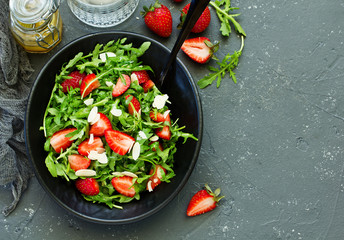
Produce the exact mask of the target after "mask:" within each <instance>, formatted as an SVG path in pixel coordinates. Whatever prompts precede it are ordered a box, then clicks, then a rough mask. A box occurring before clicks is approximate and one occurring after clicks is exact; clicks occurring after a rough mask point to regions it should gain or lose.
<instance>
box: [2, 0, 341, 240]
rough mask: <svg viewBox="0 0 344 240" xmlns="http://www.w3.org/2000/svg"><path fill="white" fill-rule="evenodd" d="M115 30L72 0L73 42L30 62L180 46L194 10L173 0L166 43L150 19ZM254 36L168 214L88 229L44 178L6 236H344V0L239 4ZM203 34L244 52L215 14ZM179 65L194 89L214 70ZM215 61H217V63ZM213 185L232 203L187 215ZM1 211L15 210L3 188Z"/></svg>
mask: <svg viewBox="0 0 344 240" xmlns="http://www.w3.org/2000/svg"><path fill="white" fill-rule="evenodd" d="M151 2H152V1H151V0H141V1H140V3H139V6H138V8H137V9H136V11H135V13H134V14H133V15H132V17H131V18H130V19H129V20H127V21H126V22H124V23H122V24H120V25H118V26H116V27H112V28H108V29H96V28H93V27H90V26H87V25H85V24H83V23H81V22H80V21H78V20H77V19H76V18H75V17H74V15H72V13H71V11H70V10H69V8H68V7H67V3H66V1H62V4H61V15H62V18H63V21H64V29H63V35H64V36H63V41H62V42H61V43H60V45H59V46H58V47H57V48H56V49H54V50H53V51H52V52H50V53H48V54H45V55H35V54H31V55H30V58H31V61H32V64H33V66H34V68H35V70H36V72H35V74H34V76H33V77H35V75H36V74H37V73H38V71H39V70H40V68H41V67H42V65H43V64H44V62H45V61H46V60H47V59H48V58H49V57H51V56H52V55H53V54H54V53H55V52H56V51H57V50H58V49H60V48H61V47H62V46H64V45H65V44H67V43H68V42H70V41H71V40H73V39H75V38H77V37H79V36H82V35H85V34H88V33H91V32H97V31H107V30H127V31H132V32H137V33H142V34H145V35H147V36H149V37H152V38H154V39H156V40H158V41H161V42H162V43H163V44H164V45H166V46H167V47H169V48H172V46H173V44H174V41H175V39H176V38H177V35H178V30H176V29H175V27H176V25H177V23H178V22H179V10H180V9H181V8H182V7H183V5H184V3H182V4H176V3H173V2H172V1H170V0H168V1H167V0H162V3H164V4H165V5H166V6H168V7H169V8H170V9H171V12H172V16H173V18H174V31H173V34H172V36H171V37H170V38H168V39H161V38H159V37H157V36H156V35H154V34H153V33H152V32H150V31H149V30H148V29H147V28H146V27H145V25H144V23H143V20H142V18H141V17H140V14H139V12H140V11H141V9H142V6H143V5H149V4H150V3H151ZM232 5H233V6H235V7H239V8H240V10H239V12H240V13H241V16H240V17H239V18H238V21H240V23H241V25H242V26H243V28H244V29H245V31H246V33H247V38H246V41H245V48H244V52H243V55H242V57H241V59H240V64H239V67H238V68H237V69H236V74H237V75H236V76H237V80H238V83H237V84H234V83H233V82H232V81H231V80H230V79H229V78H228V77H227V78H225V79H224V80H223V81H222V84H221V87H220V88H218V89H217V88H216V86H215V85H212V86H210V87H208V88H206V89H199V93H200V96H201V100H202V104H203V112H204V140H203V143H202V149H201V152H200V156H199V159H198V162H197V164H196V168H195V169H194V172H193V174H192V176H191V177H190V179H189V181H188V183H187V184H186V186H185V187H184V188H183V190H182V191H181V192H180V194H179V195H178V196H177V197H176V198H175V199H174V200H173V201H172V202H171V203H170V204H169V205H168V206H167V207H166V208H164V209H162V210H161V211H159V212H158V213H157V214H155V215H153V216H151V217H149V218H147V219H144V220H142V221H140V222H136V223H133V224H128V225H120V226H118V225H117V226H109V225H97V224H93V223H89V222H85V221H83V220H80V219H79V218H76V217H74V216H71V215H69V214H68V213H67V212H66V211H65V210H63V209H62V208H61V207H59V206H58V205H57V204H56V203H55V202H54V201H53V200H52V199H51V198H50V197H48V196H47V195H46V194H45V193H44V192H43V189H42V188H41V186H40V185H39V184H38V182H37V180H36V179H35V178H32V179H31V181H30V185H29V188H28V190H27V191H26V192H25V193H24V195H23V198H22V200H21V201H20V203H19V205H18V207H17V209H16V210H15V211H14V212H13V213H12V214H11V215H10V216H9V217H7V218H4V217H3V216H2V215H0V222H1V224H0V239H4V240H5V239H6V240H7V239H16V240H21V239H52V240H54V239H73V240H79V239H80V240H81V239H98V240H100V239H183V240H184V239H238V240H239V239H240V240H241V239H259V240H279V239H288V240H289V239H307V240H318V239H319V240H324V239H328V240H339V239H344V227H343V226H344V193H343V190H344V179H343V172H344V157H343V153H344V107H343V106H344V44H343V42H344V2H343V0H332V1H323V0H313V1H306V0H288V1H287V0H255V1H237V0H236V1H232ZM211 13H212V17H213V19H212V23H211V27H209V28H208V29H207V30H206V31H205V32H204V33H203V34H201V35H205V36H208V37H209V38H211V40H218V41H221V48H220V52H218V57H219V58H222V57H223V56H224V55H225V54H226V53H227V52H233V51H234V50H237V49H238V48H239V47H240V39H239V38H238V37H237V36H236V35H235V34H233V35H231V36H230V37H229V38H222V37H221V36H220V32H219V31H218V28H219V22H218V20H217V17H216V15H215V12H214V11H213V10H212V11H211ZM179 57H180V59H181V60H182V61H183V62H184V64H185V65H186V66H187V67H188V69H189V70H190V72H191V74H192V76H193V78H194V80H195V81H197V80H198V79H200V78H201V77H203V76H204V75H205V74H207V73H208V70H207V68H206V66H200V65H198V64H195V63H193V62H192V61H191V60H189V59H188V58H187V57H186V56H185V55H184V54H183V53H180V54H179ZM213 63H214V62H213ZM204 183H209V185H210V186H212V187H220V188H221V189H222V193H223V194H224V195H225V196H226V198H225V199H224V200H222V201H221V202H220V204H219V207H218V208H216V209H215V210H214V211H212V212H209V213H207V214H204V215H201V216H198V217H193V218H188V217H186V215H185V211H186V207H187V204H188V202H189V200H190V198H191V196H192V195H193V194H194V193H195V192H196V191H197V190H198V189H200V188H201V187H202V186H203V185H204ZM0 196H1V197H0V207H3V206H5V204H7V203H9V202H11V194H10V190H9V189H6V188H5V189H4V188H1V189H0Z"/></svg>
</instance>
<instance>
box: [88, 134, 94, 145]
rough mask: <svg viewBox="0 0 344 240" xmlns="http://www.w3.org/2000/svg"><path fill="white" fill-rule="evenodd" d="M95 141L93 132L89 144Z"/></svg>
mask: <svg viewBox="0 0 344 240" xmlns="http://www.w3.org/2000/svg"><path fill="white" fill-rule="evenodd" d="M93 142H94V136H93V134H92V133H91V134H90V139H89V140H88V144H92V143H93Z"/></svg>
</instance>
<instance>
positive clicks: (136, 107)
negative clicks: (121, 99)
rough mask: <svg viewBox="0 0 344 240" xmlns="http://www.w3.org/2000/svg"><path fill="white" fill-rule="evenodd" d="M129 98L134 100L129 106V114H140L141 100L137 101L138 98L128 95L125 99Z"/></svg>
mask: <svg viewBox="0 0 344 240" xmlns="http://www.w3.org/2000/svg"><path fill="white" fill-rule="evenodd" d="M128 98H132V99H131V101H130V102H129V105H128V112H129V114H131V115H133V116H134V113H135V112H137V113H139V112H140V109H141V105H140V102H139V100H137V98H136V97H134V96H133V95H127V96H126V97H125V99H128Z"/></svg>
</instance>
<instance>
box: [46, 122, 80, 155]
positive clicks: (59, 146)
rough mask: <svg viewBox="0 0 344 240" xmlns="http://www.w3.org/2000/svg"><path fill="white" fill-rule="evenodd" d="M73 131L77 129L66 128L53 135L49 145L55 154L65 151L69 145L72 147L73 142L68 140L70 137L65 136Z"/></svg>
mask: <svg viewBox="0 0 344 240" xmlns="http://www.w3.org/2000/svg"><path fill="white" fill-rule="evenodd" d="M75 130H77V129H76V128H66V129H62V130H60V131H57V132H55V133H54V134H53V136H52V137H51V138H50V145H51V146H52V147H53V148H54V150H55V151H56V152H57V153H60V152H61V150H65V149H66V148H68V147H70V145H72V143H73V141H71V140H70V138H71V137H66V135H67V134H68V133H71V132H74V131H75Z"/></svg>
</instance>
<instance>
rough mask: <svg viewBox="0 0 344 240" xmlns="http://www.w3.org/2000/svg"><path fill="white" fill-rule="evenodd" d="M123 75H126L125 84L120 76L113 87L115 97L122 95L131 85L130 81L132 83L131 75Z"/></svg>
mask: <svg viewBox="0 0 344 240" xmlns="http://www.w3.org/2000/svg"><path fill="white" fill-rule="evenodd" d="M122 76H123V77H124V80H125V84H124V83H123V82H122V79H121V78H120V77H119V78H118V79H117V83H116V85H115V86H114V87H113V90H112V96H113V97H118V96H121V95H122V94H123V93H125V91H127V90H128V88H129V87H130V83H131V80H130V77H129V76H128V75H126V74H122Z"/></svg>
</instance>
